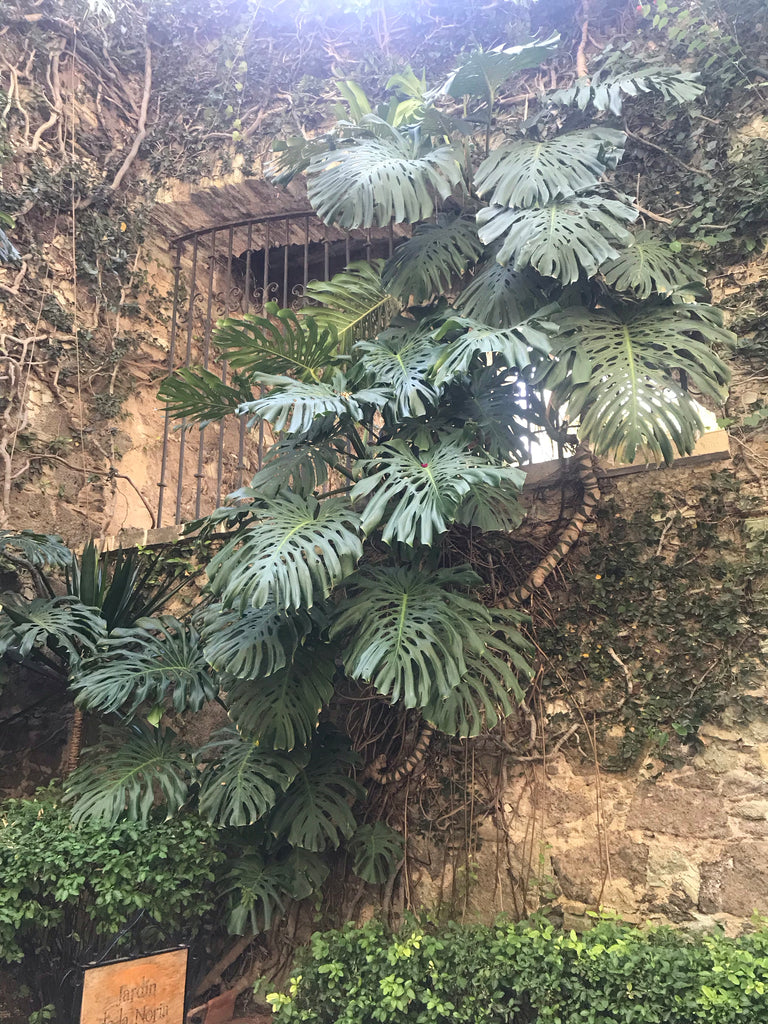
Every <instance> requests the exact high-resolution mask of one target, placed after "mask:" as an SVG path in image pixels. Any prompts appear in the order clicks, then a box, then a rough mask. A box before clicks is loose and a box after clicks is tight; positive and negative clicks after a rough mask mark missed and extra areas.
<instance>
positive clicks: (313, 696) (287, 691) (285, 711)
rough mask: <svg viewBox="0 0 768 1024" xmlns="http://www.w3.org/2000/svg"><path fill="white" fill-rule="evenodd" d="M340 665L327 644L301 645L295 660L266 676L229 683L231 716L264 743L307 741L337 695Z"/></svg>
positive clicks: (287, 746)
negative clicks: (326, 708)
mask: <svg viewBox="0 0 768 1024" xmlns="http://www.w3.org/2000/svg"><path fill="white" fill-rule="evenodd" d="M335 671H336V666H335V664H334V660H333V657H332V655H331V654H330V652H329V651H328V650H327V649H326V648H318V647H316V646H313V647H300V648H299V649H298V650H297V651H296V654H295V656H294V659H293V661H291V662H289V663H288V664H286V665H285V666H284V667H283V668H281V669H278V670H277V671H276V672H274V673H273V674H272V675H269V676H267V677H266V678H261V679H236V680H233V681H232V682H231V683H229V684H228V686H227V704H228V707H229V715H230V718H231V719H232V721H233V722H234V723H235V725H236V726H237V728H238V729H239V730H240V732H242V733H243V734H244V735H246V736H248V737H249V738H250V739H253V740H254V741H256V742H258V744H259V746H260V747H263V748H265V749H269V750H293V749H294V748H296V747H302V746H307V745H308V744H309V743H310V742H311V740H312V737H313V736H314V734H315V731H316V729H317V723H318V716H319V715H320V712H321V711H322V709H323V707H324V706H325V705H326V704H327V703H328V701H329V700H330V699H331V696H332V695H333V677H334V675H335Z"/></svg>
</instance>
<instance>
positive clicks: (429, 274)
mask: <svg viewBox="0 0 768 1024" xmlns="http://www.w3.org/2000/svg"><path fill="white" fill-rule="evenodd" d="M482 251H483V247H482V245H481V244H480V239H479V238H478V237H477V227H476V225H475V222H474V220H473V219H469V218H467V217H462V216H455V215H446V214H440V215H438V218H437V222H436V223H434V224H420V225H419V226H418V227H417V228H416V229H415V230H414V232H413V235H412V236H411V238H408V239H406V241H405V242H401V243H400V245H398V247H397V248H396V249H395V251H394V253H393V254H392V256H391V257H390V259H389V260H387V263H386V265H385V266H384V272H383V274H382V283H383V285H384V287H385V288H386V289H387V290H388V291H390V292H392V293H393V294H394V295H399V296H400V297H401V298H402V299H406V300H407V299H408V298H409V297H412V298H413V301H414V302H417V303H421V302H426V301H427V300H428V299H431V298H432V296H433V295H440V294H442V293H443V292H445V291H448V290H449V289H450V287H451V285H452V283H453V281H454V279H455V278H457V277H459V276H460V275H461V274H463V273H464V271H465V270H466V269H467V267H468V266H469V265H470V264H471V263H474V262H475V261H476V260H477V259H478V257H479V256H480V254H481V252H482Z"/></svg>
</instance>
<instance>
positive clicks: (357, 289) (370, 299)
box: [302, 260, 401, 351]
mask: <svg viewBox="0 0 768 1024" xmlns="http://www.w3.org/2000/svg"><path fill="white" fill-rule="evenodd" d="M382 266H383V261H382V260H376V261H375V262H374V263H365V262H363V261H356V262H353V263H350V264H349V265H348V266H347V267H346V269H345V270H342V271H340V272H339V273H338V274H334V276H333V277H332V278H331V280H330V281H310V282H309V284H308V285H307V287H306V289H305V292H304V294H305V295H306V297H307V298H308V299H312V300H313V301H314V302H318V303H321V305H320V306H305V307H304V309H303V310H302V316H303V317H310V318H311V319H312V320H314V321H315V322H316V323H317V324H318V326H320V327H332V328H333V329H334V330H335V331H336V335H337V337H338V339H339V347H340V349H341V350H342V351H348V350H349V347H350V345H351V344H352V342H353V341H357V339H358V338H365V337H370V336H371V335H373V334H377V333H378V332H379V331H380V330H382V329H383V328H385V327H387V326H388V325H389V322H390V320H391V319H392V317H393V316H395V314H397V313H399V312H400V308H401V304H400V302H399V301H398V300H397V299H396V298H394V295H393V294H390V292H389V291H387V289H386V288H385V287H384V286H383V284H382V278H381V268H382Z"/></svg>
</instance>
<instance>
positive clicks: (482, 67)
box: [441, 35, 560, 102]
mask: <svg viewBox="0 0 768 1024" xmlns="http://www.w3.org/2000/svg"><path fill="white" fill-rule="evenodd" d="M559 41H560V36H559V35H552V36H550V37H549V39H545V40H543V41H541V42H539V41H538V40H533V41H532V42H530V43H525V44H523V45H522V46H507V47H503V46H497V47H496V48H495V49H493V50H486V51H484V52H483V51H478V52H477V53H473V54H472V56H471V57H470V58H469V60H468V61H466V63H464V64H462V66H461V67H460V68H458V69H457V70H456V71H454V72H453V74H452V75H451V76H450V78H449V79H448V81H447V82H446V83H445V85H444V86H443V88H442V90H441V91H442V92H443V93H447V94H448V95H449V96H454V97H455V98H456V99H462V98H463V97H464V96H477V97H479V98H480V99H483V100H486V101H489V102H492V101H493V99H494V97H495V96H496V91H497V90H498V88H499V86H500V85H502V84H503V83H504V82H506V81H507V79H508V78H511V77H512V75H518V74H520V72H521V71H529V70H531V69H532V68H537V67H539V65H540V64H543V63H544V61H545V60H547V59H548V58H549V57H551V56H552V54H553V53H554V51H555V47H556V46H557V44H558V42H559Z"/></svg>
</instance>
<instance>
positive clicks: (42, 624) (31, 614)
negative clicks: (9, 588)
mask: <svg viewBox="0 0 768 1024" xmlns="http://www.w3.org/2000/svg"><path fill="white" fill-rule="evenodd" d="M105 634H106V623H105V622H104V620H103V619H102V618H101V616H100V615H99V613H98V611H97V610H96V609H95V608H87V607H86V606H85V605H84V604H82V603H81V602H80V601H79V600H78V599H77V598H76V597H73V596H69V595H67V596H64V597H54V598H50V599H48V598H45V597H38V598H35V599H34V600H32V601H21V600H20V599H19V598H18V597H16V596H11V595H4V596H3V600H2V604H0V655H1V654H3V653H4V652H5V651H6V650H7V649H8V648H9V647H14V648H16V649H18V653H19V655H20V656H21V657H22V658H25V657H26V656H27V655H28V654H29V653H30V652H31V651H33V650H34V649H35V648H41V647H46V646H47V647H50V648H52V649H53V650H56V651H57V653H61V654H62V656H64V657H66V658H67V659H68V660H69V662H70V664H72V663H75V662H77V661H78V659H79V658H80V657H81V656H82V655H83V654H87V653H91V652H93V651H94V650H95V649H96V645H97V643H98V642H99V640H101V639H102V638H103V637H104V636H105Z"/></svg>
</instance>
